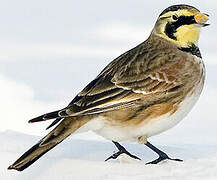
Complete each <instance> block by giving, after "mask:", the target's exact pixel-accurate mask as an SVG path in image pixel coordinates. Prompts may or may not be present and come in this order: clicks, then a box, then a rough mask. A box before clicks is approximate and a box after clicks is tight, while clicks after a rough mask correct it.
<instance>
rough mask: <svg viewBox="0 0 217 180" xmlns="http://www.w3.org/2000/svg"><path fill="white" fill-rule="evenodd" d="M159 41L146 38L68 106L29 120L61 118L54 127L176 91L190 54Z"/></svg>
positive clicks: (150, 100)
mask: <svg viewBox="0 0 217 180" xmlns="http://www.w3.org/2000/svg"><path fill="white" fill-rule="evenodd" d="M155 43H156V44H154V43H150V41H145V42H143V43H142V44H140V45H138V46H137V47H135V48H133V49H132V50H130V51H128V52H126V53H124V54H122V55H121V56H119V57H118V58H116V59H115V60H113V61H112V62H111V63H110V64H109V65H108V66H106V68H105V69H104V70H103V71H102V72H101V73H100V74H99V75H98V76H97V77H96V78H95V79H94V80H93V81H92V82H91V83H89V84H88V85H87V86H86V87H85V88H84V89H83V90H82V91H81V92H80V93H79V94H78V95H77V96H76V97H75V98H74V99H73V100H72V101H71V102H70V104H69V105H68V106H67V107H66V108H64V109H62V110H59V111H54V112H51V113H48V114H44V115H42V116H39V117H36V118H34V119H32V120H30V121H29V122H38V121H43V120H48V119H54V118H57V119H56V120H55V121H54V123H52V124H51V126H53V125H55V124H56V123H58V122H59V121H60V120H61V119H62V118H64V117H68V116H83V115H93V114H98V113H103V112H108V111H113V110H116V109H121V108H129V107H132V106H135V105H137V104H138V103H139V102H141V101H143V102H144V103H145V101H149V102H148V103H146V104H154V103H153V102H154V101H156V97H160V96H161V95H165V94H166V95H167V96H169V95H170V94H171V93H174V92H176V91H177V90H179V89H180V88H181V87H182V85H183V84H182V83H183V80H182V79H181V77H183V74H184V73H185V72H184V71H183V69H185V60H186V57H182V54H178V53H179V52H178V50H177V51H176V50H174V51H173V50H171V48H170V47H164V46H162V43H161V44H160V43H159V42H156V41H155ZM153 44H154V46H155V48H153ZM158 44H160V45H161V46H160V48H158V47H157V46H158ZM180 52H181V51H180ZM183 54H184V53H183ZM183 72H184V73H183ZM185 75H186V74H184V76H185ZM51 126H49V127H48V128H50V127H51Z"/></svg>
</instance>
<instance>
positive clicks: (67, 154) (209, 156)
mask: <svg viewBox="0 0 217 180" xmlns="http://www.w3.org/2000/svg"><path fill="white" fill-rule="evenodd" d="M77 137H82V136H77ZM77 137H72V138H69V139H67V140H66V141H65V142H63V143H62V144H60V145H58V146H57V147H56V148H55V149H53V150H52V151H50V152H49V153H48V154H46V155H45V156H43V157H42V158H41V159H40V160H38V161H37V162H36V163H35V164H34V165H32V166H31V167H30V168H28V169H26V170H25V171H23V172H16V171H8V170H7V167H8V166H9V165H10V164H11V163H12V162H14V160H16V159H17V158H18V156H20V155H21V154H22V153H23V152H24V151H26V150H27V149H28V148H29V147H30V146H32V145H33V144H34V143H36V142H37V141H38V140H39V138H40V137H36V136H30V135H25V134H21V133H17V132H14V131H6V132H1V133H0V142H1V146H0V153H1V161H0V179H1V180H48V179H52V180H60V179H61V180H69V179H70V180H83V179H84V180H122V179H124V180H131V179H132V180H144V179H145V180H174V179H175V180H179V179H180V180H183V179H185V180H216V179H217V145H190V144H188V145H187V144H186V145H185V144H165V145H163V146H162V145H159V144H160V143H158V144H156V143H155V145H157V146H158V147H159V148H160V149H162V150H164V151H165V152H167V153H168V154H169V155H170V156H171V157H174V158H181V159H184V162H171V161H166V162H163V163H161V164H158V165H145V162H147V161H150V160H153V159H154V158H157V156H155V154H154V153H153V152H152V151H150V150H149V149H147V148H146V147H145V146H142V145H138V144H124V146H125V147H126V148H127V149H128V150H129V151H130V152H132V153H133V154H135V155H138V156H139V157H141V158H142V159H143V161H139V162H138V161H132V160H129V161H128V162H123V160H125V161H126V160H128V157H124V156H123V157H121V159H120V161H110V162H104V161H103V160H104V159H106V158H107V157H108V156H109V155H111V153H113V152H114V151H115V150H116V149H115V147H114V146H113V144H111V143H110V142H108V141H102V140H85V138H83V139H81V138H80V139H78V138H77ZM161 144H162V142H161Z"/></svg>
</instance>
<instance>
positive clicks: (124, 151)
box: [105, 150, 141, 161]
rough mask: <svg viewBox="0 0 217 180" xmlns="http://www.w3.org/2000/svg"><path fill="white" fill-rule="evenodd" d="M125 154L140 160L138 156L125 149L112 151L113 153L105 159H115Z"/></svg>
mask: <svg viewBox="0 0 217 180" xmlns="http://www.w3.org/2000/svg"><path fill="white" fill-rule="evenodd" d="M123 153H125V154H127V155H128V156H130V157H131V158H134V159H138V160H141V159H140V158H139V157H137V156H135V155H132V154H130V153H129V152H128V151H126V150H119V151H118V152H116V153H114V154H113V155H111V156H110V157H108V158H107V159H106V160H105V161H108V160H110V159H117V158H118V157H119V156H120V155H121V154H123Z"/></svg>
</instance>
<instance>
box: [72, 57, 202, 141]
mask: <svg viewBox="0 0 217 180" xmlns="http://www.w3.org/2000/svg"><path fill="white" fill-rule="evenodd" d="M195 61H197V62H198V63H200V64H201V67H202V68H203V67H204V65H203V63H202V61H201V59H200V58H195ZM202 88H203V81H202V79H201V80H200V82H199V83H198V84H197V86H195V88H194V89H193V90H192V92H194V93H192V92H189V94H188V95H187V96H186V98H185V99H184V101H183V102H182V103H180V104H179V108H178V110H177V111H176V112H175V113H173V114H172V115H171V114H170V113H167V114H165V115H162V116H160V117H158V118H154V119H152V120H150V121H149V122H148V123H147V122H144V124H140V125H139V126H133V127H125V126H111V125H109V124H108V123H107V122H106V120H105V119H104V118H103V117H100V116H99V117H98V118H95V119H93V120H91V121H89V122H88V123H86V124H85V125H84V126H82V127H81V128H80V129H78V130H77V131H76V132H83V131H88V130H92V131H94V132H96V133H97V134H99V135H101V136H103V137H104V138H106V139H109V140H114V141H138V137H141V136H142V137H146V138H148V137H151V136H154V135H156V134H159V133H161V132H163V131H166V130H168V129H170V128H172V127H173V126H175V125H176V124H178V123H179V122H180V121H181V120H182V119H183V118H184V117H185V116H186V115H187V114H188V113H189V112H190V110H191V109H192V108H193V106H194V105H195V103H196V102H197V100H198V98H199V96H200V94H201V91H202Z"/></svg>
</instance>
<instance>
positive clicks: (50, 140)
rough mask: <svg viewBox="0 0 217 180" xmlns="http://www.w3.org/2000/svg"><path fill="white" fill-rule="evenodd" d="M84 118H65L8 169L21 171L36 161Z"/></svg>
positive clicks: (69, 133)
mask: <svg viewBox="0 0 217 180" xmlns="http://www.w3.org/2000/svg"><path fill="white" fill-rule="evenodd" d="M85 122H86V121H85V120H83V119H76V118H71V117H68V118H65V119H63V120H62V122H61V123H60V124H59V125H58V126H57V127H56V128H55V129H53V130H52V131H51V132H50V133H49V134H47V135H46V136H45V137H44V138H42V139H41V140H40V141H39V142H38V143H37V144H35V145H34V146H33V147H32V148H30V149H29V150H28V151H27V152H25V153H24V154H23V155H22V156H21V157H20V158H19V159H18V160H16V161H15V162H14V163H13V164H12V165H11V166H9V167H8V169H15V170H17V171H23V170H24V169H26V168H27V167H29V166H30V165H31V164H33V163H34V162H35V161H37V160H38V159H39V158H40V157H41V156H43V155H44V154H45V153H46V152H48V151H50V150H51V149H52V148H54V147H55V146H56V145H57V144H59V143H61V142H62V141H63V140H64V139H65V138H67V137H68V136H69V135H71V134H72V133H73V132H74V131H75V130H77V129H78V128H79V127H81V126H82V125H83V124H85Z"/></svg>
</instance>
